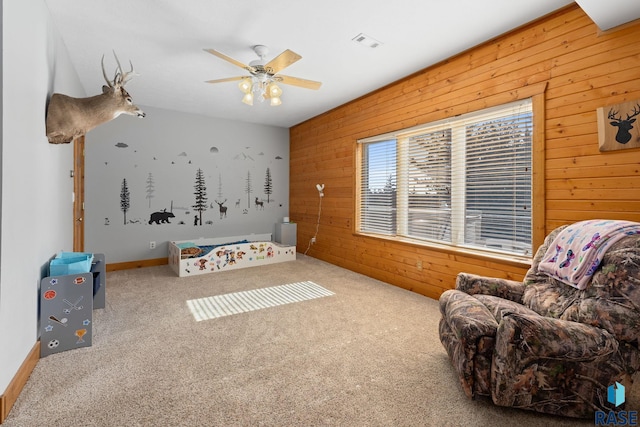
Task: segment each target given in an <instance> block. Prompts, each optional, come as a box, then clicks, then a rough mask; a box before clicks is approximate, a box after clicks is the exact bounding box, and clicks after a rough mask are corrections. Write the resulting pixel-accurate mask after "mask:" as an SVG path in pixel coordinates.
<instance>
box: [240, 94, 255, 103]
mask: <svg viewBox="0 0 640 427" xmlns="http://www.w3.org/2000/svg"><path fill="white" fill-rule="evenodd" d="M242 102H244V103H245V104H247V105H253V94H252V93H251V92H248V93H245V95H244V96H243V97H242Z"/></svg>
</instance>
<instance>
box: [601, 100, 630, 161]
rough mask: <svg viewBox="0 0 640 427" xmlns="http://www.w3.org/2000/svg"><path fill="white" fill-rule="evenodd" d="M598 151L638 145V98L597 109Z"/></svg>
mask: <svg viewBox="0 0 640 427" xmlns="http://www.w3.org/2000/svg"><path fill="white" fill-rule="evenodd" d="M597 114H598V144H599V146H600V151H613V150H622V149H625V148H638V147H640V121H636V117H637V116H638V115H640V100H639V101H630V102H625V103H622V104H616V105H609V106H607V107H600V108H598V109H597Z"/></svg>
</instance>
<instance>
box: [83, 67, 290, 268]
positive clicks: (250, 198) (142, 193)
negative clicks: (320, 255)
mask: <svg viewBox="0 0 640 427" xmlns="http://www.w3.org/2000/svg"><path fill="white" fill-rule="evenodd" d="M137 78H138V79H143V78H144V76H140V77H137ZM135 83H136V80H135V79H134V80H132V81H131V83H129V85H128V86H127V90H128V91H129V93H131V95H132V96H133V98H134V100H135ZM141 108H143V110H144V111H145V113H146V115H147V117H146V118H144V119H139V118H136V117H133V116H120V117H118V118H116V119H115V120H113V121H111V122H109V123H106V124H104V125H101V126H99V127H97V128H95V129H94V130H92V131H90V132H89V133H88V134H87V137H86V146H85V153H86V162H85V165H86V173H85V250H86V251H89V252H98V253H104V254H105V255H106V259H107V263H108V264H110V263H116V262H125V261H138V260H144V259H153V258H164V257H166V256H167V242H168V241H170V240H187V239H193V238H197V237H226V236H237V235H241V234H248V233H273V232H274V228H275V223H276V222H282V218H283V217H284V216H288V212H289V130H288V129H286V128H280V127H274V126H265V125H256V124H250V123H242V122H231V121H228V120H220V119H213V118H210V117H205V116H198V115H193V114H184V113H179V112H175V111H168V110H163V109H158V108H150V107H144V106H141ZM198 169H200V170H201V171H202V175H203V178H204V181H205V186H206V191H205V192H206V198H207V203H206V204H207V209H206V210H205V211H203V213H202V224H200V222H199V221H198V224H197V225H194V223H195V217H196V215H198V212H197V211H195V210H194V209H193V205H194V204H195V196H194V192H195V179H196V174H197V170H198ZM267 169H269V176H270V177H271V185H270V188H271V193H270V194H266V193H265V184H266V182H267V174H266V171H267ZM124 180H126V186H127V190H128V192H129V197H128V201H129V202H130V203H129V204H130V207H129V209H128V210H127V211H126V218H125V212H123V210H122V209H121V201H122V197H121V190H122V185H123V182H124ZM248 180H249V181H250V184H251V191H250V192H249V193H247V182H248ZM256 198H258V201H259V202H262V206H260V205H259V204H258V205H257V206H256V204H255V199H256ZM216 201H217V202H220V203H223V202H224V203H223V206H224V207H226V208H227V212H226V215H225V216H223V217H222V218H221V216H220V208H219V206H218V204H216ZM225 201H226V202H225ZM165 210H166V212H169V213H171V214H172V215H174V216H173V217H169V218H168V219H167V221H168V222H160V223H158V222H155V221H152V223H151V224H150V223H149V222H150V220H151V219H152V218H151V217H152V215H153V214H154V213H161V214H162V213H163V211H165ZM156 215H157V214H156ZM198 217H199V215H198ZM125 221H126V223H125ZM151 241H155V242H156V243H157V246H156V249H153V250H152V249H150V248H149V242H151Z"/></svg>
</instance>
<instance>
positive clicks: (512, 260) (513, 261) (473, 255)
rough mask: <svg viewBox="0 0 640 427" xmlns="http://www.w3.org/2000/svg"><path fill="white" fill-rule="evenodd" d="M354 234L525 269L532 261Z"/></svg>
mask: <svg viewBox="0 0 640 427" xmlns="http://www.w3.org/2000/svg"><path fill="white" fill-rule="evenodd" d="M354 235H356V236H360V237H365V238H369V239H375V240H383V241H389V242H394V243H400V244H403V245H408V246H415V247H418V248H424V249H431V250H435V251H438V252H444V253H447V254H453V255H463V256H467V257H470V258H476V259H482V260H489V261H494V262H500V263H503V264H508V265H511V266H515V267H521V268H527V269H528V268H529V267H531V262H532V258H531V257H527V256H517V255H510V254H505V253H499V252H491V251H483V250H480V249H472V248H466V247H458V246H450V245H446V244H441V243H436V242H430V241H422V240H415V239H410V238H406V237H401V236H394V237H385V236H382V235H379V234H369V233H362V232H356V233H354Z"/></svg>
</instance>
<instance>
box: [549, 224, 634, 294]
mask: <svg viewBox="0 0 640 427" xmlns="http://www.w3.org/2000/svg"><path fill="white" fill-rule="evenodd" d="M632 234H640V223H637V222H631V221H618V220H602V219H595V220H589V221H580V222H576V223H575V224H573V225H570V226H568V227H566V228H565V229H563V230H562V231H561V232H560V233H559V234H558V235H557V236H556V238H555V239H554V241H553V242H552V243H551V245H549V248H548V249H547V252H546V253H545V254H544V257H543V258H542V261H541V262H540V265H539V266H538V269H539V270H540V271H541V272H543V273H546V274H548V275H549V276H551V277H554V278H556V279H558V280H560V281H562V282H564V283H566V284H568V285H571V286H573V287H575V288H578V289H585V288H586V287H587V285H588V284H589V280H590V279H591V276H593V273H595V271H596V269H597V268H598V266H599V265H600V262H601V261H602V256H603V255H604V253H605V252H606V251H607V249H609V247H611V245H613V244H614V243H615V242H617V241H618V240H620V239H622V238H623V237H625V236H629V235H632Z"/></svg>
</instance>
